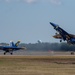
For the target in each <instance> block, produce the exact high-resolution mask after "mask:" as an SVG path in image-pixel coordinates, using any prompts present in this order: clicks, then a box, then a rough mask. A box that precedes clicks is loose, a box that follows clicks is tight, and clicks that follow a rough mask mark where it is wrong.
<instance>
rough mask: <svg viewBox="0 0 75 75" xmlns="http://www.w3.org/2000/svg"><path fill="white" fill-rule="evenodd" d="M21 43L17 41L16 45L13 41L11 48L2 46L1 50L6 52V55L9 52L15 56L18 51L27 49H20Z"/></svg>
mask: <svg viewBox="0 0 75 75" xmlns="http://www.w3.org/2000/svg"><path fill="white" fill-rule="evenodd" d="M19 43H20V41H17V42H16V43H14V42H13V41H10V45H9V46H0V50H3V51H4V55H5V54H6V53H7V52H9V53H10V54H11V55H12V54H13V51H17V50H21V49H22V50H23V49H25V47H19V46H18V45H19Z"/></svg>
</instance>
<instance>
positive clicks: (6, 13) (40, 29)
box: [0, 0, 75, 43]
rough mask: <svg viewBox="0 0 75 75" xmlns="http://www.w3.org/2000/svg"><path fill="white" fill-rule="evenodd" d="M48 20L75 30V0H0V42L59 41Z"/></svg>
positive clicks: (70, 31)
mask: <svg viewBox="0 0 75 75" xmlns="http://www.w3.org/2000/svg"><path fill="white" fill-rule="evenodd" d="M49 22H54V23H56V24H58V25H59V26H60V27H62V28H63V29H65V30H66V31H67V32H69V33H72V34H75V25H74V23H75V0H0V42H7V43H8V42H9V41H10V40H13V41H17V40H21V42H23V43H35V42H37V40H41V41H42V42H59V40H57V39H54V38H53V37H52V36H53V35H54V34H55V32H56V31H55V30H54V29H53V27H52V26H51V25H50V24H49Z"/></svg>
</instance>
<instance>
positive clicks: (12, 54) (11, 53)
mask: <svg viewBox="0 0 75 75" xmlns="http://www.w3.org/2000/svg"><path fill="white" fill-rule="evenodd" d="M6 53H7V52H4V55H6ZM9 53H10V54H11V55H13V52H9Z"/></svg>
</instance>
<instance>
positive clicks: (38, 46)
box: [0, 42, 75, 51]
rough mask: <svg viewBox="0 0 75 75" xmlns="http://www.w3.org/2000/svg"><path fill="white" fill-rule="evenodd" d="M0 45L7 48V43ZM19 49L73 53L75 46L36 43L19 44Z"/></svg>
mask: <svg viewBox="0 0 75 75" xmlns="http://www.w3.org/2000/svg"><path fill="white" fill-rule="evenodd" d="M0 45H3V46H6V45H7V46H8V45H9V44H7V43H0ZM19 46H20V47H26V48H27V50H33V51H49V50H52V51H75V45H69V44H67V43H49V42H42V43H41V42H38V43H28V44H26V43H21V44H20V45H19Z"/></svg>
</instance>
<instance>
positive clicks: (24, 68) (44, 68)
mask: <svg viewBox="0 0 75 75" xmlns="http://www.w3.org/2000/svg"><path fill="white" fill-rule="evenodd" d="M0 75H75V56H0Z"/></svg>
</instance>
